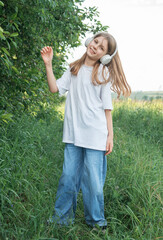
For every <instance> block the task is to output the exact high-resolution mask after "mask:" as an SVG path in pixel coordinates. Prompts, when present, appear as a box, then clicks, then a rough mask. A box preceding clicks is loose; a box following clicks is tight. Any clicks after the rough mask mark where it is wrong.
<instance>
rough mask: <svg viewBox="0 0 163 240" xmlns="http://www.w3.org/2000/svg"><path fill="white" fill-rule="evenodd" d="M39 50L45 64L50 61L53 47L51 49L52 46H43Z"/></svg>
mask: <svg viewBox="0 0 163 240" xmlns="http://www.w3.org/2000/svg"><path fill="white" fill-rule="evenodd" d="M40 52H41V57H42V59H43V61H44V63H45V65H46V64H49V63H51V62H52V59H53V49H52V47H49V46H47V47H44V48H42V49H41V51H40Z"/></svg>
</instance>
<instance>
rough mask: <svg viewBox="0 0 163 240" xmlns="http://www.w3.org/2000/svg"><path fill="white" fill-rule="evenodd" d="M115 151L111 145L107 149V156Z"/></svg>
mask: <svg viewBox="0 0 163 240" xmlns="http://www.w3.org/2000/svg"><path fill="white" fill-rule="evenodd" d="M112 150H113V146H112V145H111V144H109V146H107V147H106V153H105V156H107V155H109V154H110V153H111V152H112Z"/></svg>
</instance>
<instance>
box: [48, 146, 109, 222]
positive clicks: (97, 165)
mask: <svg viewBox="0 0 163 240" xmlns="http://www.w3.org/2000/svg"><path fill="white" fill-rule="evenodd" d="M106 171H107V159H106V156H105V151H100V150H94V149H89V148H83V147H78V146H75V145H74V144H72V143H66V144H65V149H64V163H63V172H62V176H61V178H60V180H59V186H58V190H57V194H56V202H55V209H54V215H53V217H52V221H53V222H55V223H57V224H61V225H69V224H72V223H73V222H74V218H75V211H76V206H77V195H78V192H79V190H80V189H81V190H82V195H83V203H84V214H85V220H86V223H87V224H88V225H91V226H95V224H98V225H99V226H106V225H107V221H106V219H105V217H104V196H103V186H104V182H105V177H106Z"/></svg>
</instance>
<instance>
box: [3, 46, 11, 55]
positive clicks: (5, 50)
mask: <svg viewBox="0 0 163 240" xmlns="http://www.w3.org/2000/svg"><path fill="white" fill-rule="evenodd" d="M1 49H2V50H3V51H4V52H5V53H6V54H7V55H8V56H9V57H10V53H9V52H8V51H7V49H6V48H4V47H2V48H1Z"/></svg>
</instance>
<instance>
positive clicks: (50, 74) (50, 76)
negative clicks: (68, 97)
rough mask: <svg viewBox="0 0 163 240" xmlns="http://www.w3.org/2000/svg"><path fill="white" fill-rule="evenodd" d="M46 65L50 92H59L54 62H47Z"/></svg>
mask: <svg viewBox="0 0 163 240" xmlns="http://www.w3.org/2000/svg"><path fill="white" fill-rule="evenodd" d="M45 67H46V75H47V81H48V85H49V90H50V92H52V93H55V92H58V87H57V84H56V78H55V76H54V74H53V69H52V62H49V63H48V64H45Z"/></svg>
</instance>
